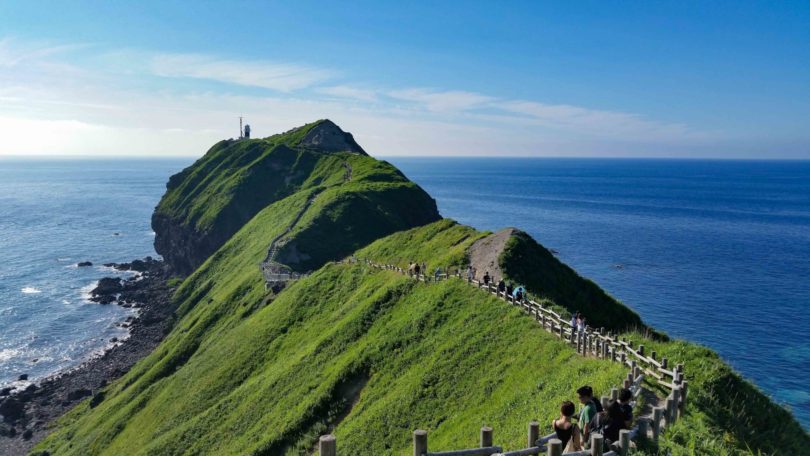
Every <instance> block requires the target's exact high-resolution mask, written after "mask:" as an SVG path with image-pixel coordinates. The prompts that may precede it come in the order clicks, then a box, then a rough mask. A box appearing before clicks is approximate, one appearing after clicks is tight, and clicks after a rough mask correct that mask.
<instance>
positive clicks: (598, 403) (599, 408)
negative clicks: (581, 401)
mask: <svg viewBox="0 0 810 456" xmlns="http://www.w3.org/2000/svg"><path fill="white" fill-rule="evenodd" d="M591 402H593V406H594V407H596V413H597V414H598V413H600V412H603V411H604V409H603V408H602V402H601V401H598V400H596V398H595V397H592V398H591Z"/></svg>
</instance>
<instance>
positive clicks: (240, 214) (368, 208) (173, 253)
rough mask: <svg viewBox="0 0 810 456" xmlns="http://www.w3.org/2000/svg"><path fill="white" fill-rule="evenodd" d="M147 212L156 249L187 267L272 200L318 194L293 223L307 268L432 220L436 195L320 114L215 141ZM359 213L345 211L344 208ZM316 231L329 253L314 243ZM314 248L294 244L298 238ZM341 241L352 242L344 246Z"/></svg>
mask: <svg viewBox="0 0 810 456" xmlns="http://www.w3.org/2000/svg"><path fill="white" fill-rule="evenodd" d="M166 187H167V189H166V193H165V195H164V196H163V198H162V199H161V200H160V203H159V204H158V206H157V208H156V209H155V212H154V214H153V216H152V227H153V229H154V230H155V249H156V250H157V252H158V253H160V254H161V255H162V256H163V257H164V259H165V261H166V262H167V263H169V265H170V266H171V267H172V268H173V269H174V270H175V271H176V272H177V273H179V274H182V275H187V274H190V273H191V272H193V271H194V270H195V269H196V268H197V267H199V265H201V264H202V262H203V261H205V259H206V258H208V257H209V256H210V255H211V254H213V253H214V252H215V251H216V250H217V249H219V248H220V247H221V246H222V245H223V244H225V242H226V241H227V240H228V239H230V237H231V236H233V234H234V233H236V231H238V230H239V229H240V228H241V227H242V226H243V225H244V224H245V223H247V222H248V221H249V220H250V219H252V218H253V217H254V216H255V215H256V214H257V213H259V211H261V210H262V209H264V208H266V207H267V206H268V205H269V204H272V203H274V202H276V201H279V200H281V199H284V198H286V197H289V196H291V195H294V194H296V193H298V192H312V191H317V192H323V193H322V194H321V195H319V196H318V198H317V199H316V200H315V201H314V209H315V210H311V211H309V212H308V214H307V216H308V219H307V220H306V222H307V226H306V227H302V228H300V229H296V235H298V236H300V237H301V238H302V240H304V241H306V242H305V243H304V242H298V243H290V244H289V250H288V251H287V255H286V257H287V259H291V258H299V261H296V262H297V263H301V264H300V265H298V266H299V267H301V268H303V270H307V269H310V268H313V267H317V266H320V265H322V264H323V262H324V258H327V259H328V258H335V255H341V254H346V253H349V252H351V251H352V250H353V249H355V248H357V247H359V246H361V245H365V244H367V243H368V242H371V241H372V240H374V239H377V238H379V237H380V236H383V235H385V234H389V233H391V232H393V231H396V230H401V229H406V228H411V227H414V226H419V225H423V224H425V223H430V222H432V221H435V220H438V218H439V213H438V211H437V210H436V203H435V202H434V201H433V199H432V198H430V196H429V195H427V193H425V192H424V191H423V190H422V189H421V188H419V187H418V186H417V185H416V184H414V183H413V182H410V181H409V180H408V179H407V178H405V176H403V175H402V173H400V172H399V170H397V169H396V168H394V167H393V166H391V165H390V164H388V163H385V162H381V161H378V160H375V159H373V158H371V157H369V156H368V155H366V153H365V152H364V151H363V150H362V148H360V146H359V145H357V143H355V142H354V139H352V138H351V135H350V134H348V133H345V132H343V131H342V130H340V128H339V127H337V125H335V124H334V123H332V122H330V121H328V120H320V121H317V122H313V123H311V124H307V125H304V126H303V127H300V128H296V129H293V130H291V131H289V132H286V133H282V134H278V135H274V136H270V137H268V138H263V139H243V140H238V141H237V140H226V141H220V142H219V143H217V144H216V145H214V146H213V147H212V148H211V149H210V150H209V151H208V152H207V153H206V154H205V155H204V156H203V157H202V158H200V159H199V160H197V161H196V162H195V163H194V164H193V165H191V166H189V167H188V168H186V169H184V170H183V171H182V172H180V173H178V174H176V175H174V176H172V177H171V178H170V179H169V182H168V184H167V186H166ZM347 213H351V214H364V216H365V217H366V219H365V220H363V219H347V218H345V217H344V215H345V214H347ZM323 230H327V231H328V232H330V233H334V234H335V235H334V236H330V240H329V242H328V244H329V245H328V247H329V248H330V249H331V250H330V251H329V252H326V251H322V250H321V249H322V248H323V247H326V246H323V245H321V246H317V247H316V246H314V244H313V243H314V242H318V241H319V240H320V239H322V237H321V236H320V235H321V234H322V233H323ZM304 245H306V246H308V247H310V250H318V251H319V253H322V254H323V255H322V256H321V257H320V258H310V259H306V257H307V256H311V252H306V251H302V252H295V251H294V247H296V246H299V247H301V246H304ZM347 248H348V249H349V250H347Z"/></svg>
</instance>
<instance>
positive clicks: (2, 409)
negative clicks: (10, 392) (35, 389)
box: [0, 396, 25, 423]
mask: <svg viewBox="0 0 810 456" xmlns="http://www.w3.org/2000/svg"><path fill="white" fill-rule="evenodd" d="M24 414H25V409H24V407H23V404H22V402H20V401H19V400H17V398H16V397H13V396H11V397H7V398H6V399H5V400H3V402H0V415H3V419H4V420H5V421H6V422H8V423H13V422H15V421H17V420H18V419H20V418H22V417H23V415H24Z"/></svg>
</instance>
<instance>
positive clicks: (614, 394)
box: [610, 388, 619, 401]
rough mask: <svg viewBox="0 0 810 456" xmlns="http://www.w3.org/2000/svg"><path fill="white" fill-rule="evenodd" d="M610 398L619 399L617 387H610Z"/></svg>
mask: <svg viewBox="0 0 810 456" xmlns="http://www.w3.org/2000/svg"><path fill="white" fill-rule="evenodd" d="M610 399H611V400H613V401H615V400H617V399H619V388H611V389H610Z"/></svg>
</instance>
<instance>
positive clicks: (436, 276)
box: [433, 267, 442, 282]
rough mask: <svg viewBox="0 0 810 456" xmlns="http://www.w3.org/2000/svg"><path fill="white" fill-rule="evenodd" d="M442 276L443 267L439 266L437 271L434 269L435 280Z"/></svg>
mask: <svg viewBox="0 0 810 456" xmlns="http://www.w3.org/2000/svg"><path fill="white" fill-rule="evenodd" d="M441 276H442V268H441V267H438V268H436V270H435V271H433V280H434V281H435V282H438V281H439V278H440V277H441Z"/></svg>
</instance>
